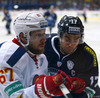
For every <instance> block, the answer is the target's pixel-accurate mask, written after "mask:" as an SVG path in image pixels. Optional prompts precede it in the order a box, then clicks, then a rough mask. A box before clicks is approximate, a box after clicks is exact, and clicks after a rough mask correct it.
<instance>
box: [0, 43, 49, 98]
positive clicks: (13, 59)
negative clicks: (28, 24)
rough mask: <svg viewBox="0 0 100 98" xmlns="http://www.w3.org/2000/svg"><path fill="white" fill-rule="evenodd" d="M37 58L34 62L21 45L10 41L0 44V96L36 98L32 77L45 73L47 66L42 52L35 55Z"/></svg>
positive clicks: (7, 97) (3, 97)
mask: <svg viewBox="0 0 100 98" xmlns="http://www.w3.org/2000/svg"><path fill="white" fill-rule="evenodd" d="M37 59H38V62H37V63H35V61H34V60H33V59H32V58H31V57H30V56H29V55H28V53H27V52H26V51H25V50H24V49H23V48H22V47H20V46H19V45H17V44H15V43H13V42H12V41H8V42H4V43H2V44H0V92H1V95H2V97H0V98H22V96H23V98H37V95H36V94H35V90H34V85H32V82H33V78H34V77H35V75H41V74H44V75H46V74H47V68H48V66H47V65H48V63H47V60H46V57H45V55H44V54H41V55H37ZM37 66H38V67H37Z"/></svg>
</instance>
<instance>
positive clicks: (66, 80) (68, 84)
mask: <svg viewBox="0 0 100 98" xmlns="http://www.w3.org/2000/svg"><path fill="white" fill-rule="evenodd" d="M57 73H58V74H61V75H62V77H63V83H64V84H65V86H66V87H67V89H68V90H69V91H71V89H72V82H71V79H70V78H69V77H68V75H66V74H65V73H64V72H63V71H61V70H58V71H57Z"/></svg>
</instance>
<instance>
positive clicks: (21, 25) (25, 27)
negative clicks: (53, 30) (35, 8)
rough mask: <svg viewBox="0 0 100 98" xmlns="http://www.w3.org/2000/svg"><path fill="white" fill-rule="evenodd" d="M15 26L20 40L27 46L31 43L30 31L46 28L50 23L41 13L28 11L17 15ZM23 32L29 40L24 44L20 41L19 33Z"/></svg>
mask: <svg viewBox="0 0 100 98" xmlns="http://www.w3.org/2000/svg"><path fill="white" fill-rule="evenodd" d="M13 26H14V31H15V33H16V36H17V38H18V41H19V42H20V43H21V44H22V45H23V46H24V47H26V46H28V45H29V38H30V36H29V33H30V32H31V31H36V30H41V29H45V28H46V27H48V23H47V21H46V20H45V18H44V17H43V16H42V15H41V14H40V13H34V12H27V13H23V14H20V15H19V16H17V17H16V19H15V20H14V22H13ZM21 32H22V33H23V34H24V37H25V38H26V40H27V44H23V43H22V42H21V41H20V38H19V34H20V33H21Z"/></svg>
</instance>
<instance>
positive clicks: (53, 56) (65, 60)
mask: <svg viewBox="0 0 100 98" xmlns="http://www.w3.org/2000/svg"><path fill="white" fill-rule="evenodd" d="M45 55H46V57H47V59H48V64H49V71H50V72H51V74H54V73H56V72H57V70H58V69H60V70H62V71H64V72H65V73H66V74H67V75H68V76H69V77H79V78H81V79H83V80H84V81H85V83H86V87H90V88H92V89H94V90H95V91H96V94H95V95H100V89H99V87H98V83H97V82H98V61H97V57H96V54H95V52H94V50H93V49H92V48H91V47H89V46H88V45H87V44H86V43H83V44H79V45H78V47H77V49H76V50H75V51H74V52H73V53H71V54H66V55H63V54H61V53H60V51H59V39H58V37H57V36H54V37H52V38H48V39H47V41H46V45H45ZM72 95H73V96H74V95H75V96H77V97H74V98H86V96H85V95H84V93H83V92H82V93H81V94H73V93H72ZM83 95H84V96H85V97H83ZM62 98H63V97H62Z"/></svg>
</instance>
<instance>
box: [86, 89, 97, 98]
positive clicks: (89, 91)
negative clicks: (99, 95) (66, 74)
mask: <svg viewBox="0 0 100 98" xmlns="http://www.w3.org/2000/svg"><path fill="white" fill-rule="evenodd" d="M84 91H85V92H86V94H87V96H88V98H93V96H94V94H95V93H96V92H95V91H94V90H93V89H91V88H90V87H85V89H84Z"/></svg>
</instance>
